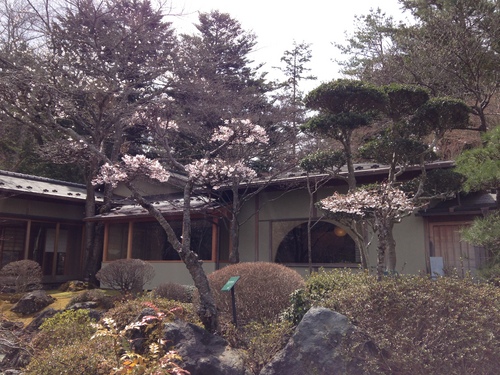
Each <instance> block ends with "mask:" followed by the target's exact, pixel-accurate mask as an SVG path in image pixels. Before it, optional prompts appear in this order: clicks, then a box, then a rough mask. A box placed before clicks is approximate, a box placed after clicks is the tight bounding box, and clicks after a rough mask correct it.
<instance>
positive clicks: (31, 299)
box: [11, 290, 55, 315]
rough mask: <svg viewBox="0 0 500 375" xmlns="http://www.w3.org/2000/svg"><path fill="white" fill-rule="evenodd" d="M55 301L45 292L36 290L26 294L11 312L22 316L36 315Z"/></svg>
mask: <svg viewBox="0 0 500 375" xmlns="http://www.w3.org/2000/svg"><path fill="white" fill-rule="evenodd" d="M54 301H55V298H54V297H52V296H49V295H48V294H47V293H46V292H45V291H44V290H35V291H33V292H30V293H27V294H25V295H24V296H23V297H22V298H21V299H20V300H19V301H18V302H17V303H16V304H15V305H14V306H13V307H12V308H11V311H13V312H15V313H17V314H20V315H30V314H34V313H36V312H38V311H40V310H42V309H44V308H45V307H47V306H48V305H50V304H51V303H53V302H54Z"/></svg>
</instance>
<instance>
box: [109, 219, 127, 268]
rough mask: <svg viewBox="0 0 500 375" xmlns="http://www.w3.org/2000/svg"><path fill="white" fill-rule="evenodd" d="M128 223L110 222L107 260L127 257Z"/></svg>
mask: <svg viewBox="0 0 500 375" xmlns="http://www.w3.org/2000/svg"><path fill="white" fill-rule="evenodd" d="M127 241H128V223H119V224H109V226H108V244H107V245H108V247H107V249H108V254H107V258H106V259H107V260H110V261H111V260H117V259H125V258H127Z"/></svg>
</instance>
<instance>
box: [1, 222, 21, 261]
mask: <svg viewBox="0 0 500 375" xmlns="http://www.w3.org/2000/svg"><path fill="white" fill-rule="evenodd" d="M25 237H26V223H25V222H23V221H18V220H9V219H2V220H0V268H2V267H3V266H5V265H6V264H7V263H10V262H15V261H17V260H21V259H23V257H24V242H25Z"/></svg>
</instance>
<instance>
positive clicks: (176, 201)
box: [87, 195, 219, 220]
mask: <svg viewBox="0 0 500 375" xmlns="http://www.w3.org/2000/svg"><path fill="white" fill-rule="evenodd" d="M152 204H153V206H154V207H155V208H157V209H158V210H159V211H160V212H161V213H162V214H164V215H168V214H170V215H175V214H180V213H182V212H183V205H184V199H183V198H182V197H170V198H168V197H163V198H159V197H157V198H155V200H153V201H152ZM190 207H191V212H196V211H197V210H202V209H203V210H204V209H207V208H216V207H219V205H218V204H217V202H216V200H214V199H212V198H208V197H205V196H201V195H198V196H192V197H191V201H190ZM140 216H149V213H148V212H147V210H146V209H144V208H143V207H142V206H140V205H138V204H126V205H123V206H120V207H116V208H113V209H112V210H111V211H110V212H108V213H105V214H101V215H96V216H93V217H91V218H87V220H102V219H117V218H121V217H127V218H130V217H140Z"/></svg>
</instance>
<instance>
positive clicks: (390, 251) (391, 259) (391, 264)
mask: <svg viewBox="0 0 500 375" xmlns="http://www.w3.org/2000/svg"><path fill="white" fill-rule="evenodd" d="M393 229H394V223H393V222H392V221H391V222H390V223H388V229H387V248H386V257H387V265H386V266H387V271H388V272H389V273H391V274H395V273H396V261H397V259H396V241H395V240H394V234H393Z"/></svg>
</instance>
